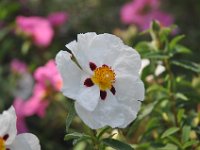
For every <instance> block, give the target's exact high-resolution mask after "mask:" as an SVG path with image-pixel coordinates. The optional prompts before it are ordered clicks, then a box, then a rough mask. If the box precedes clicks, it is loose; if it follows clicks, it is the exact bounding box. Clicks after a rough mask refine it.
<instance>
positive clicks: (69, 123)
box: [66, 101, 76, 132]
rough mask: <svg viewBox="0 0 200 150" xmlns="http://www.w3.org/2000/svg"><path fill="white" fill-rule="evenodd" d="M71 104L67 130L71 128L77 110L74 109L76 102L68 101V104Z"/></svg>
mask: <svg viewBox="0 0 200 150" xmlns="http://www.w3.org/2000/svg"><path fill="white" fill-rule="evenodd" d="M69 105H70V107H69V110H68V114H67V119H66V132H68V130H69V127H70V125H71V123H72V121H73V119H74V117H75V115H76V111H75V109H74V102H73V101H70V103H68V106H69Z"/></svg>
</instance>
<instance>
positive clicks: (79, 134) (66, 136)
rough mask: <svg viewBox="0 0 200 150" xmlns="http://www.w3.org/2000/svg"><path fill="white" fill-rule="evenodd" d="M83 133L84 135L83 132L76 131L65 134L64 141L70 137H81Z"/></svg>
mask: <svg viewBox="0 0 200 150" xmlns="http://www.w3.org/2000/svg"><path fill="white" fill-rule="evenodd" d="M83 135H84V134H82V133H78V132H74V133H69V134H67V135H65V138H64V140H65V141H68V140H71V139H77V138H80V137H82V136H83Z"/></svg>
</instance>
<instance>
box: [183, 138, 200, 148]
mask: <svg viewBox="0 0 200 150" xmlns="http://www.w3.org/2000/svg"><path fill="white" fill-rule="evenodd" d="M198 143H199V141H197V140H192V141H187V142H185V143H184V144H183V149H186V148H188V147H190V146H193V145H196V144H198Z"/></svg>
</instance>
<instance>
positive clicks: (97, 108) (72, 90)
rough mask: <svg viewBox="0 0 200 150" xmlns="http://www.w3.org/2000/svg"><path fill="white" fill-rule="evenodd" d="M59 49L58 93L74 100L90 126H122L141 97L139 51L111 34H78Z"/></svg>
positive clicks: (137, 106)
mask: <svg viewBox="0 0 200 150" xmlns="http://www.w3.org/2000/svg"><path fill="white" fill-rule="evenodd" d="M66 47H67V48H68V49H69V50H70V51H71V52H72V54H73V56H74V58H75V59H76V61H77V63H78V65H77V64H76V63H75V62H73V61H72V59H71V58H72V57H71V54H70V53H68V52H66V51H60V52H59V53H58V54H57V56H56V63H57V67H58V69H59V72H60V73H61V76H62V78H63V88H62V92H63V94H64V95H65V96H67V97H69V98H71V99H74V100H75V109H76V112H77V114H78V115H79V116H80V118H81V119H82V120H83V122H84V123H85V124H87V125H88V126H89V127H90V128H92V129H97V128H101V127H104V126H106V125H109V126H111V127H113V128H114V127H120V128H124V127H126V126H127V125H128V124H130V123H131V122H132V121H133V120H134V119H135V118H136V116H137V113H138V111H139V109H140V105H141V101H142V100H143V99H144V85H143V82H142V81H141V80H140V79H139V73H138V72H139V69H140V65H141V59H140V56H139V54H138V53H137V52H136V51H135V50H134V49H132V48H131V47H128V46H126V45H124V44H123V42H122V41H121V40H120V39H119V38H118V37H116V36H114V35H111V34H99V35H97V34H96V33H86V34H79V35H78V39H77V41H72V42H71V43H69V44H67V45H66Z"/></svg>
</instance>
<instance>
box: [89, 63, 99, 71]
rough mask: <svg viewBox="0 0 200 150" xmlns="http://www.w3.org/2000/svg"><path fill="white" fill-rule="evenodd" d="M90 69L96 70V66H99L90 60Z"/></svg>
mask: <svg viewBox="0 0 200 150" xmlns="http://www.w3.org/2000/svg"><path fill="white" fill-rule="evenodd" d="M89 65H90V69H91V70H92V71H94V70H95V69H96V68H97V66H96V65H95V63H93V62H90V64H89Z"/></svg>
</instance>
